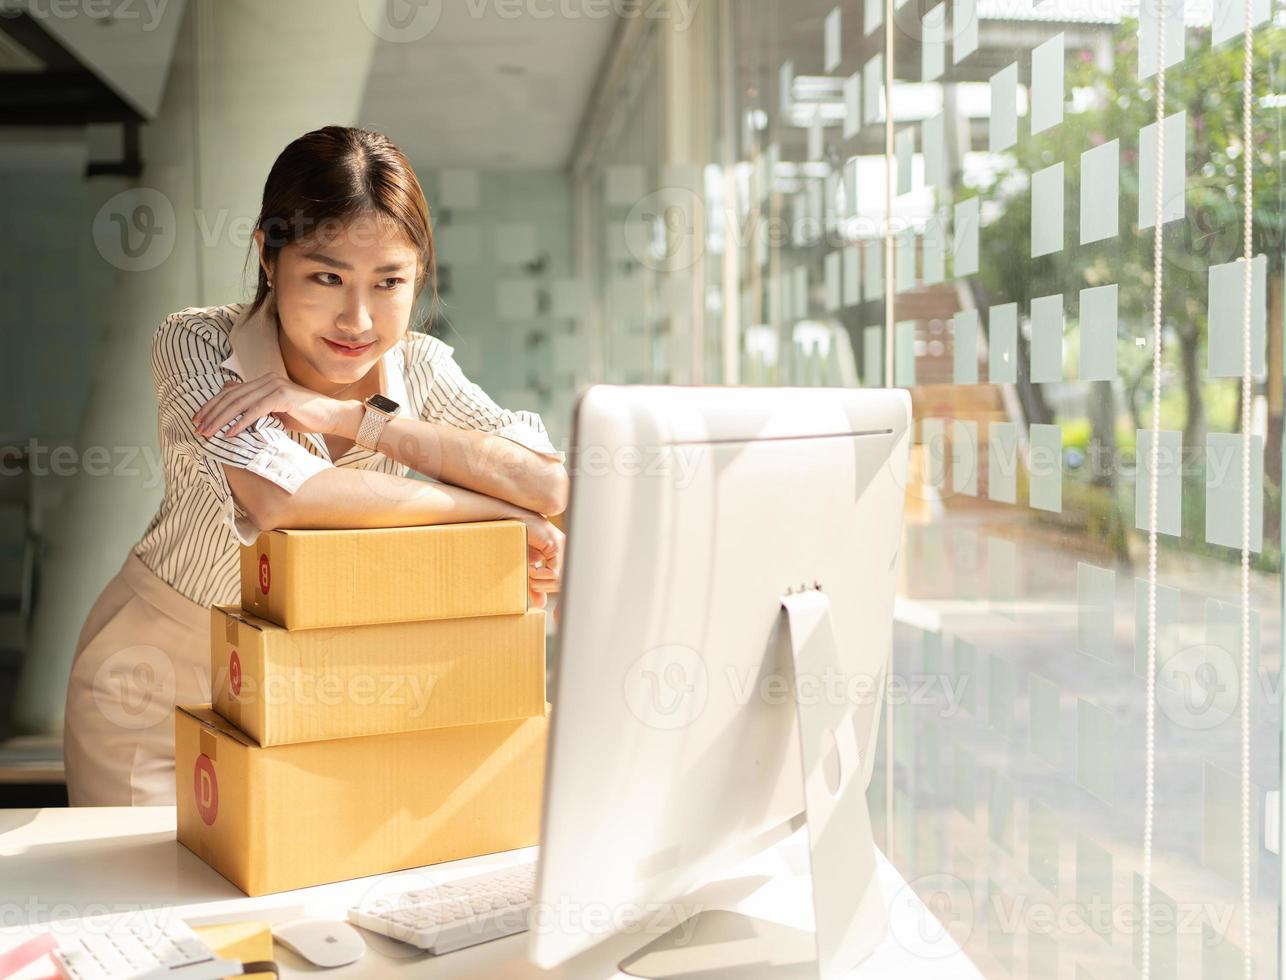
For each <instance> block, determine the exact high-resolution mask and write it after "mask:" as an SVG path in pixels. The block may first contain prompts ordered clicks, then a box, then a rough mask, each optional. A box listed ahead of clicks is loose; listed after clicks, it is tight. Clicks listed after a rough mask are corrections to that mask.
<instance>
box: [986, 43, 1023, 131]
mask: <svg viewBox="0 0 1286 980" xmlns="http://www.w3.org/2000/svg"><path fill="white" fill-rule="evenodd" d="M1017 142H1018V62H1016V61H1015V62H1014V63H1013V64H1010V65H1007V66H1006V67H1004V68H1002V69H1000V71H998V72H996V74H994V75H992V76H991V118H990V119H989V121H988V126H987V149H988V150H990V151H991V152H992V153H999V152H1000V151H1001V150H1007V149H1009V147H1011V146H1013V145H1014V144H1015V143H1017Z"/></svg>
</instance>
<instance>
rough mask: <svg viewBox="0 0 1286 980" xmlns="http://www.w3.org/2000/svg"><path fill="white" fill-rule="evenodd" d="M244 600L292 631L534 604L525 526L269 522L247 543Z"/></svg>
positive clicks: (489, 612)
mask: <svg viewBox="0 0 1286 980" xmlns="http://www.w3.org/2000/svg"><path fill="white" fill-rule="evenodd" d="M241 608H242V609H244V610H246V612H251V613H254V614H255V615H256V616H259V617H260V618H262V619H266V620H268V621H269V622H272V623H276V624H277V625H278V626H284V627H285V628H286V629H292V630H295V629H319V628H321V627H326V626H358V625H362V624H367V623H398V622H411V621H413V620H424V619H458V618H464V617H469V616H504V615H508V614H517V613H521V612H526V611H527V526H526V525H525V524H523V523H522V521H518V520H504V521H478V522H473V523H468V524H434V525H425V526H420V527H381V528H363V529H358V530H350V531H295V530H276V531H267V532H265V533H263V534H261V535H259V538H258V540H257V541H255V543H254V544H253V545H252V546H248V547H242V549H241Z"/></svg>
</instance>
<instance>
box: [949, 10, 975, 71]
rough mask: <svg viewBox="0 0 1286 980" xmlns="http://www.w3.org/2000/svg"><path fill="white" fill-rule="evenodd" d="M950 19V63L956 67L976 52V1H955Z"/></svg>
mask: <svg viewBox="0 0 1286 980" xmlns="http://www.w3.org/2000/svg"><path fill="white" fill-rule="evenodd" d="M951 18H952V20H951V34H952V37H951V63H952V64H956V65H958V64H960V62H962V61H964V60H965V58H967V57H969V55H971V54H973V53H974V52H975V51H977V50H978V7H977V0H955V3H953V4H952V12H951Z"/></svg>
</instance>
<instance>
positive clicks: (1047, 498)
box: [1028, 425, 1063, 514]
mask: <svg viewBox="0 0 1286 980" xmlns="http://www.w3.org/2000/svg"><path fill="white" fill-rule="evenodd" d="M1028 470H1029V479H1028V498H1029V502H1030V503H1031V506H1033V507H1035V508H1036V509H1037V510H1048V511H1052V512H1054V513H1056V514H1057V513H1061V512H1062V509H1063V429H1062V427H1061V426H1057V425H1033V426H1032V427H1031V446H1030V449H1029V456H1028Z"/></svg>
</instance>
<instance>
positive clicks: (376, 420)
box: [356, 405, 389, 452]
mask: <svg viewBox="0 0 1286 980" xmlns="http://www.w3.org/2000/svg"><path fill="white" fill-rule="evenodd" d="M362 407H363V408H364V409H365V413H366V414H364V415H363V416H362V424H361V425H359V426H358V427H357V439H356V442H357V444H358V445H359V446H361V447H362V448H363V449H369V450H370V451H371V452H375V451H376V447H377V446H378V445H379V443H380V434H381V433H382V432H383V431H384V426H386V425H388V420H389V416H388V415H385V414H384V413H383V412H381V411H379V410H378V409H375V408H372V407H371V406H370V405H363V406H362Z"/></svg>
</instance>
